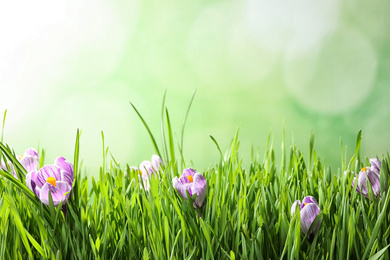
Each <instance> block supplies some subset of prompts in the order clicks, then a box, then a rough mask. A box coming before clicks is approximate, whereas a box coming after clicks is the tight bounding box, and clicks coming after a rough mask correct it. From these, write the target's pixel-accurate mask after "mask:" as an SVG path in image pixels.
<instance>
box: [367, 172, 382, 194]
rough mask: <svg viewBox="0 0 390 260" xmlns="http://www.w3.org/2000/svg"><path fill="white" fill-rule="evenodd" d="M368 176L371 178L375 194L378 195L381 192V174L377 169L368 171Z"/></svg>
mask: <svg viewBox="0 0 390 260" xmlns="http://www.w3.org/2000/svg"><path fill="white" fill-rule="evenodd" d="M367 177H368V179H369V180H370V183H371V187H372V190H373V192H374V195H375V196H377V195H378V194H380V193H381V184H380V177H379V174H378V173H376V172H375V171H368V173H367Z"/></svg>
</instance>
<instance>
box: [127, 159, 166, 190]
mask: <svg viewBox="0 0 390 260" xmlns="http://www.w3.org/2000/svg"><path fill="white" fill-rule="evenodd" d="M161 167H164V163H163V161H162V159H161V157H160V156H158V155H156V154H154V155H153V156H152V161H146V160H145V161H143V162H142V163H141V164H140V165H139V168H137V167H134V166H132V167H130V169H131V170H135V171H136V172H137V173H138V174H139V175H140V176H139V177H140V178H139V186H140V188H141V189H142V188H143V187H145V190H146V191H149V190H150V183H149V179H150V178H151V177H152V175H154V176H155V178H157V177H160V173H159V170H160V169H161ZM141 179H142V182H143V186H142V182H141Z"/></svg>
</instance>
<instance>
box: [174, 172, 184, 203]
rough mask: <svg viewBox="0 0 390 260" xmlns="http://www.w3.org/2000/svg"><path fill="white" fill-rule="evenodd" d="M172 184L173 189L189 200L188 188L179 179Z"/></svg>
mask: <svg viewBox="0 0 390 260" xmlns="http://www.w3.org/2000/svg"><path fill="white" fill-rule="evenodd" d="M172 183H173V187H174V188H176V189H177V192H179V194H180V196H181V197H182V198H184V199H187V193H186V190H187V189H186V186H185V185H184V184H183V183H181V181H180V180H179V179H178V178H177V177H175V178H173V180H172Z"/></svg>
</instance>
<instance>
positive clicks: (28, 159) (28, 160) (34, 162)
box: [19, 155, 39, 172]
mask: <svg viewBox="0 0 390 260" xmlns="http://www.w3.org/2000/svg"><path fill="white" fill-rule="evenodd" d="M19 161H20V164H21V165H22V166H23V168H24V169H26V171H27V172H30V171H33V170H36V169H38V164H39V159H38V157H33V156H30V155H25V156H23V157H22V159H20V160H19Z"/></svg>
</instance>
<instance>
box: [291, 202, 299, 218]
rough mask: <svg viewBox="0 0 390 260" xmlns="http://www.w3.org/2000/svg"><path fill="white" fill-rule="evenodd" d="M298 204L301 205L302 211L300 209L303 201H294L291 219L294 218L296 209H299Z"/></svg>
mask: <svg viewBox="0 0 390 260" xmlns="http://www.w3.org/2000/svg"><path fill="white" fill-rule="evenodd" d="M297 204H298V205H299V209H301V208H300V205H301V201H300V200H296V201H294V203H293V204H292V206H291V217H292V216H294V213H295V209H296V207H297Z"/></svg>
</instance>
